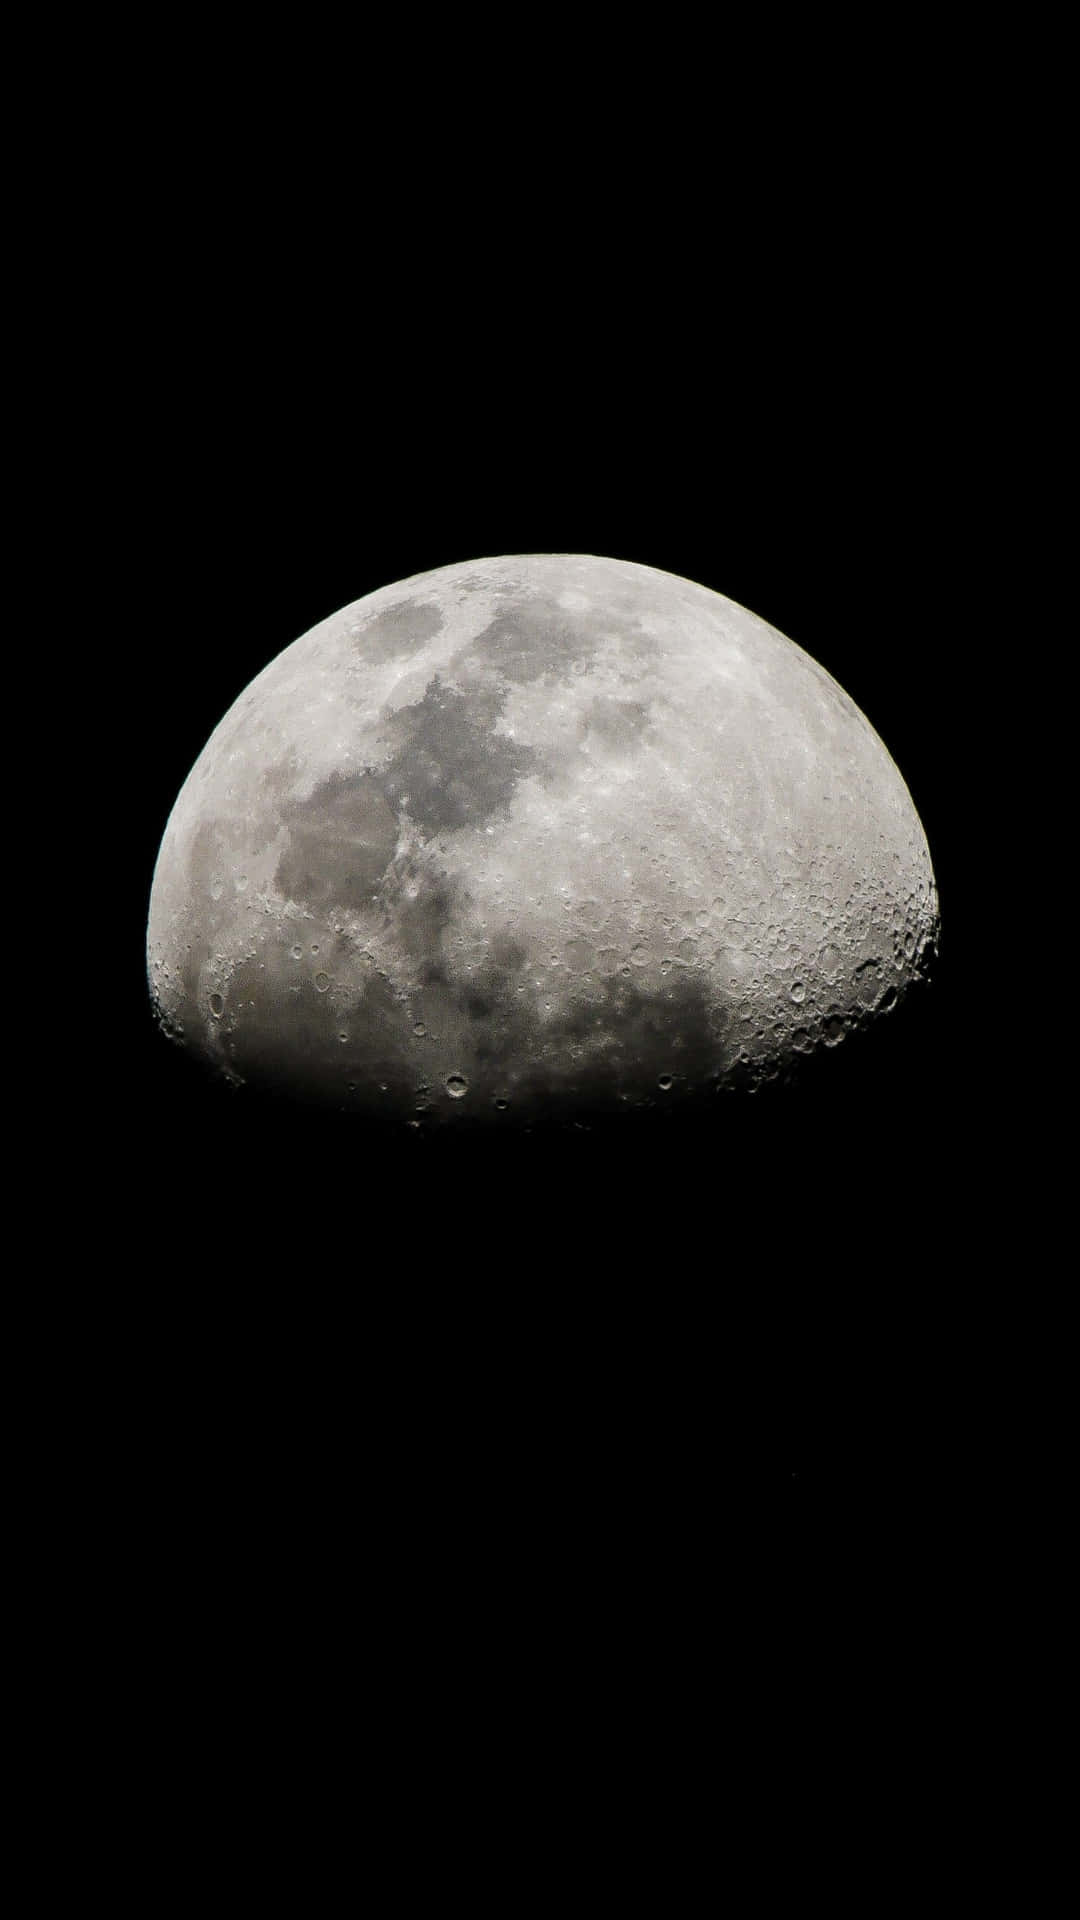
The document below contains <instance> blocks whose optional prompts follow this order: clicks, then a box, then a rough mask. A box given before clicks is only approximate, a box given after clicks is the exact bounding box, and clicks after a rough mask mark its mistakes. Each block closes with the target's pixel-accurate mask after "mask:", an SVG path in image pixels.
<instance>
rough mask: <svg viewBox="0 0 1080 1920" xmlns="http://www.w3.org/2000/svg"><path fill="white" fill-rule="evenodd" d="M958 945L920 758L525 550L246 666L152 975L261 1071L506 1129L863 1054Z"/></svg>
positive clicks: (353, 614) (197, 795)
mask: <svg viewBox="0 0 1080 1920" xmlns="http://www.w3.org/2000/svg"><path fill="white" fill-rule="evenodd" d="M937 927H938V909H937V894H936V889H935V884H934V876H933V872H932V868H931V862H930V856H929V851H928V848H927V844H926V839H925V836H924V834H923V831H922V827H921V825H920V822H919V819H918V816H917V814H916V812H915V809H914V806H913V804H912V801H911V797H910V795H909V793H908V791H907V788H906V786H905V785H904V782H903V780H902V778H901V776H900V773H899V771H898V769H897V768H896V766H895V765H894V763H893V761H892V760H891V759H890V757H889V754H888V752H887V751H886V749H885V747H884V745H883V744H882V742H881V740H880V739H879V738H878V736H877V734H876V733H875V732H874V730H873V728H872V727H871V726H870V724H869V722H868V721H867V720H866V719H865V718H864V717H863V715H862V714H861V713H860V712H859V710H858V708H857V707H856V706H855V705H854V704H853V703H852V701H851V700H849V699H848V697H847V695H846V694H845V693H844V692H843V691H842V690H841V688H840V687H839V686H838V685H837V684H836V682H835V681H834V680H833V679H832V678H831V677H830V675H829V674H828V673H826V672H825V671H824V670H823V669H822V668H821V667H819V666H818V665H817V664H816V663H815V662H814V661H813V660H812V659H810V657H809V656H808V655H807V654H806V653H805V652H803V651H802V649H801V648H799V647H797V646H796V645H795V644H794V643H793V642H792V641H790V640H788V639H786V638H785V637H784V636H783V635H782V634H780V633H778V632H776V630H775V629H774V628H772V627H770V626H768V625H767V624H766V622H765V621H764V620H761V619H759V618H758V617H757V616H756V615H754V614H752V613H750V612H748V611H747V610H746V609H745V608H743V607H740V606H737V605H736V604H735V603H734V602H733V601H731V600H727V599H725V598H724V597H723V596H722V595H720V594H717V593H714V592H712V591H711V590H709V589H708V588H706V587H703V586H698V585H695V584H694V583H693V582H692V581H689V580H684V579H681V578H679V577H677V576H676V575H673V574H669V573H662V572H658V571H657V570H655V569H654V568H652V567H646V566H638V565H634V564H631V563H629V562H626V561H617V560H607V559H601V558H597V557H595V556H592V555H583V554H528V555H524V556H517V557H503V558H497V559H485V560H478V561H473V562H470V563H467V564H463V565H458V566H450V567H443V568H440V569H439V570H437V571H435V572H431V573H423V574H417V575H415V576H414V577H412V578H411V579H408V580H402V581H399V582H397V583H395V584H394V585H392V586H388V587H384V588H382V589H381V590H380V591H378V592H376V593H372V594H370V595H368V596H367V598H365V599H363V600H359V601H357V602H356V603H355V604H353V605H351V606H348V607H345V608H343V609H342V611H341V612H339V613H336V614H334V615H332V616H331V618H329V619H327V620H324V621H322V622H321V623H320V625H318V626H316V627H313V628H312V629H311V631H310V632H309V633H306V634H304V635H303V637H302V638H301V639H299V640H297V641H295V642H294V643H293V644H292V645H291V646H288V647H286V648H285V650H284V652H282V653H281V654H279V655H278V657H277V658H276V659H274V660H272V661H271V663H270V665H269V666H268V667H266V669H265V670H264V671H263V672H262V673H260V674H259V675H258V676H257V677H256V678H255V679H254V680H253V681H252V682H251V684H250V686H249V687H248V688H247V689H246V691H245V692H244V693H243V694H241V696H240V698H239V699H238V700H237V701H236V702H235V704H234V705H233V706H232V707H231V708H230V710H229V712H228V713H227V714H226V715H225V717H224V719H223V720H222V721H221V723H220V725H219V726H218V727H217V728H216V729H215V731H214V733H213V734H212V735H211V737H210V739H209V740H208V741H207V744H206V746H205V747H204V749H203V751H202V753H201V754H200V755H199V757H198V759H197V760H196V762H195V765H194V766H193V768H192V770H191V773H190V774H189V776H188V778H187V780H186V781H185V783H184V786H183V788H182V789H181V791H180V794H179V796H178V798H177V800H176V804H175V806H174V808H173V810H172V813H171V815H170V817H169V821H168V825H167V827H166V830H165V834H164V837H163V840H162V844H161V849H160V852H159V855H158V860H157V865H156V868H155V873H154V881H153V888H152V892H151V900H150V915H149V925H148V929H147V965H148V975H149V983H150V992H151V997H152V1001H153V1005H154V1008H155V1011H156V1014H157V1017H158V1020H159V1022H160V1024H161V1026H162V1028H163V1029H164V1031H165V1032H166V1033H167V1034H168V1036H169V1037H170V1038H171V1039H173V1040H176V1041H177V1042H179V1043H180V1044H181V1045H183V1046H184V1047H185V1048H186V1049H188V1050H190V1051H191V1052H193V1053H194V1054H195V1055H197V1056H198V1057H199V1058H200V1059H202V1060H203V1061H205V1063H206V1064H207V1065H208V1066H209V1067H211V1068H212V1069H214V1070H216V1071H217V1072H218V1073H220V1074H221V1075H222V1076H224V1078H225V1079H226V1080H228V1081H229V1082H231V1083H232V1084H233V1085H236V1086H249V1087H252V1088H256V1089H261V1090H264V1091H266V1092H270V1093H275V1094H284V1095H286V1096H287V1097H290V1098H293V1099H297V1100H301V1101H315V1102H318V1103H326V1104H329V1105H331V1106H334V1107H338V1108H343V1109H346V1110H354V1111H356V1112H357V1113H362V1114H365V1115H368V1116H371V1117H375V1118H377V1119H379V1120H381V1121H385V1122H386V1123H387V1124H388V1125H389V1126H395V1127H401V1126H411V1127H414V1128H420V1129H430V1128H434V1127H439V1126H440V1125H442V1126H453V1127H459V1126H462V1125H467V1124H468V1123H470V1122H476V1121H482V1122H484V1123H486V1124H488V1125H491V1126H495V1127H501V1128H512V1127H514V1126H515V1125H520V1124H525V1125H529V1124H532V1123H533V1122H534V1121H536V1120H537V1119H543V1118H545V1117H547V1118H553V1119H555V1120H556V1121H558V1120H559V1119H560V1117H561V1118H562V1119H566V1120H569V1121H573V1120H575V1119H580V1120H582V1121H587V1119H588V1117H589V1116H591V1115H599V1114H602V1113H608V1112H612V1113H617V1112H620V1111H622V1112H625V1111H627V1110H629V1109H632V1108H635V1107H638V1108H640V1107H642V1106H648V1105H652V1106H665V1105H668V1106H670V1107H672V1108H674V1107H677V1106H679V1105H680V1104H682V1105H683V1107H684V1109H685V1108H686V1105H687V1103H692V1102H694V1101H702V1102H704V1101H707V1099H708V1097H709V1096H711V1095H713V1094H714V1093H716V1092H723V1091H725V1090H728V1089H731V1088H733V1087H748V1088H756V1087H758V1086H760V1085H762V1084H763V1083H766V1082H768V1081H771V1080H776V1079H777V1078H786V1077H787V1075H788V1073H789V1070H790V1069H791V1068H792V1066H793V1065H797V1064H798V1062H799V1061H800V1059H801V1058H803V1057H805V1056H807V1055H809V1054H811V1053H813V1052H815V1051H816V1050H818V1049H819V1048H820V1049H827V1048H834V1047H836V1046H838V1045H839V1044H841V1043H842V1042H844V1043H846V1044H848V1045H852V1044H856V1045H857V1044H858V1040H857V1030H858V1029H859V1028H860V1027H862V1026H865V1025H866V1024H867V1023H868V1022H872V1021H876V1020H878V1019H879V1018H880V1017H881V1016H882V1015H883V1014H885V1013H887V1012H888V1011H889V1010H890V1009H891V1008H892V1007H893V1006H895V1005H896V1004H897V1002H898V1001H899V999H900V998H901V997H902V996H903V995H904V994H905V993H906V992H907V991H908V990H909V988H910V987H911V985H912V984H913V982H915V981H916V980H917V979H919V978H920V977H921V976H923V975H924V974H925V973H926V971H927V968H928V965H929V962H930V959H931V957H932V954H933V951H934V949H935V945H936V939H937Z"/></svg>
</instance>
